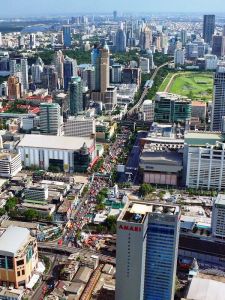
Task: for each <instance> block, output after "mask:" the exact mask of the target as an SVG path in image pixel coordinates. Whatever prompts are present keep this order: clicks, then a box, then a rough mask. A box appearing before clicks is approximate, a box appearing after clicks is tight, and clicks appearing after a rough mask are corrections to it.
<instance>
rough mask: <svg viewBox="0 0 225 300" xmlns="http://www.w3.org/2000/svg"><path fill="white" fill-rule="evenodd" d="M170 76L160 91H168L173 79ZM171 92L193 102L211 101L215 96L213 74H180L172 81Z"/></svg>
mask: <svg viewBox="0 0 225 300" xmlns="http://www.w3.org/2000/svg"><path fill="white" fill-rule="evenodd" d="M169 75H171V74H169ZM169 75H168V76H167V77H166V79H165V80H164V81H163V83H162V85H161V87H160V91H163V90H165V89H166V86H167V84H168V83H169V80H170V78H171V76H169ZM169 92H170V93H174V94H179V95H182V96H187V97H189V98H190V99H192V100H203V101H211V100H212V96H213V74H212V73H196V72H187V73H180V74H179V75H177V76H176V77H175V78H174V80H173V81H172V83H171V85H170V87H169Z"/></svg>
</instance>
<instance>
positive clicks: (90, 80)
mask: <svg viewBox="0 0 225 300" xmlns="http://www.w3.org/2000/svg"><path fill="white" fill-rule="evenodd" d="M81 78H82V80H83V82H84V85H86V86H87V87H88V89H89V90H90V91H91V92H92V91H94V90H95V67H94V66H88V67H86V68H84V69H83V70H81Z"/></svg>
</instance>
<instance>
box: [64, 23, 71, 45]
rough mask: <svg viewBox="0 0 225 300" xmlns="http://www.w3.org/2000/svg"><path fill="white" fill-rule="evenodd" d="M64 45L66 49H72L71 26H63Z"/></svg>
mask: <svg viewBox="0 0 225 300" xmlns="http://www.w3.org/2000/svg"><path fill="white" fill-rule="evenodd" d="M63 44H64V46H65V47H66V48H69V47H71V44H72V38H71V26H70V25H65V26H63Z"/></svg>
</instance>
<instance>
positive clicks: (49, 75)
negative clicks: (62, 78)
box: [41, 65, 58, 92]
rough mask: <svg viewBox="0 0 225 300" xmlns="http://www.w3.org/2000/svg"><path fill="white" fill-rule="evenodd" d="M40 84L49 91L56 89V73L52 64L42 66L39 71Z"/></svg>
mask: <svg viewBox="0 0 225 300" xmlns="http://www.w3.org/2000/svg"><path fill="white" fill-rule="evenodd" d="M41 82H42V86H43V88H45V89H48V90H49V91H50V92H52V91H55V90H57V89H58V73H57V71H56V68H55V66H54V65H51V66H44V68H43V72H42V73H41Z"/></svg>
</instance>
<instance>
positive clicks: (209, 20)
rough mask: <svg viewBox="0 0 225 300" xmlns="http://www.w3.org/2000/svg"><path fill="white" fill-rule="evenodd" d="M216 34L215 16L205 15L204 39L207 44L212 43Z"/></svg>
mask: <svg viewBox="0 0 225 300" xmlns="http://www.w3.org/2000/svg"><path fill="white" fill-rule="evenodd" d="M214 32H215V15H204V21H203V39H204V41H205V42H206V43H208V44H210V43H211V42H212V36H213V34H214Z"/></svg>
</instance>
